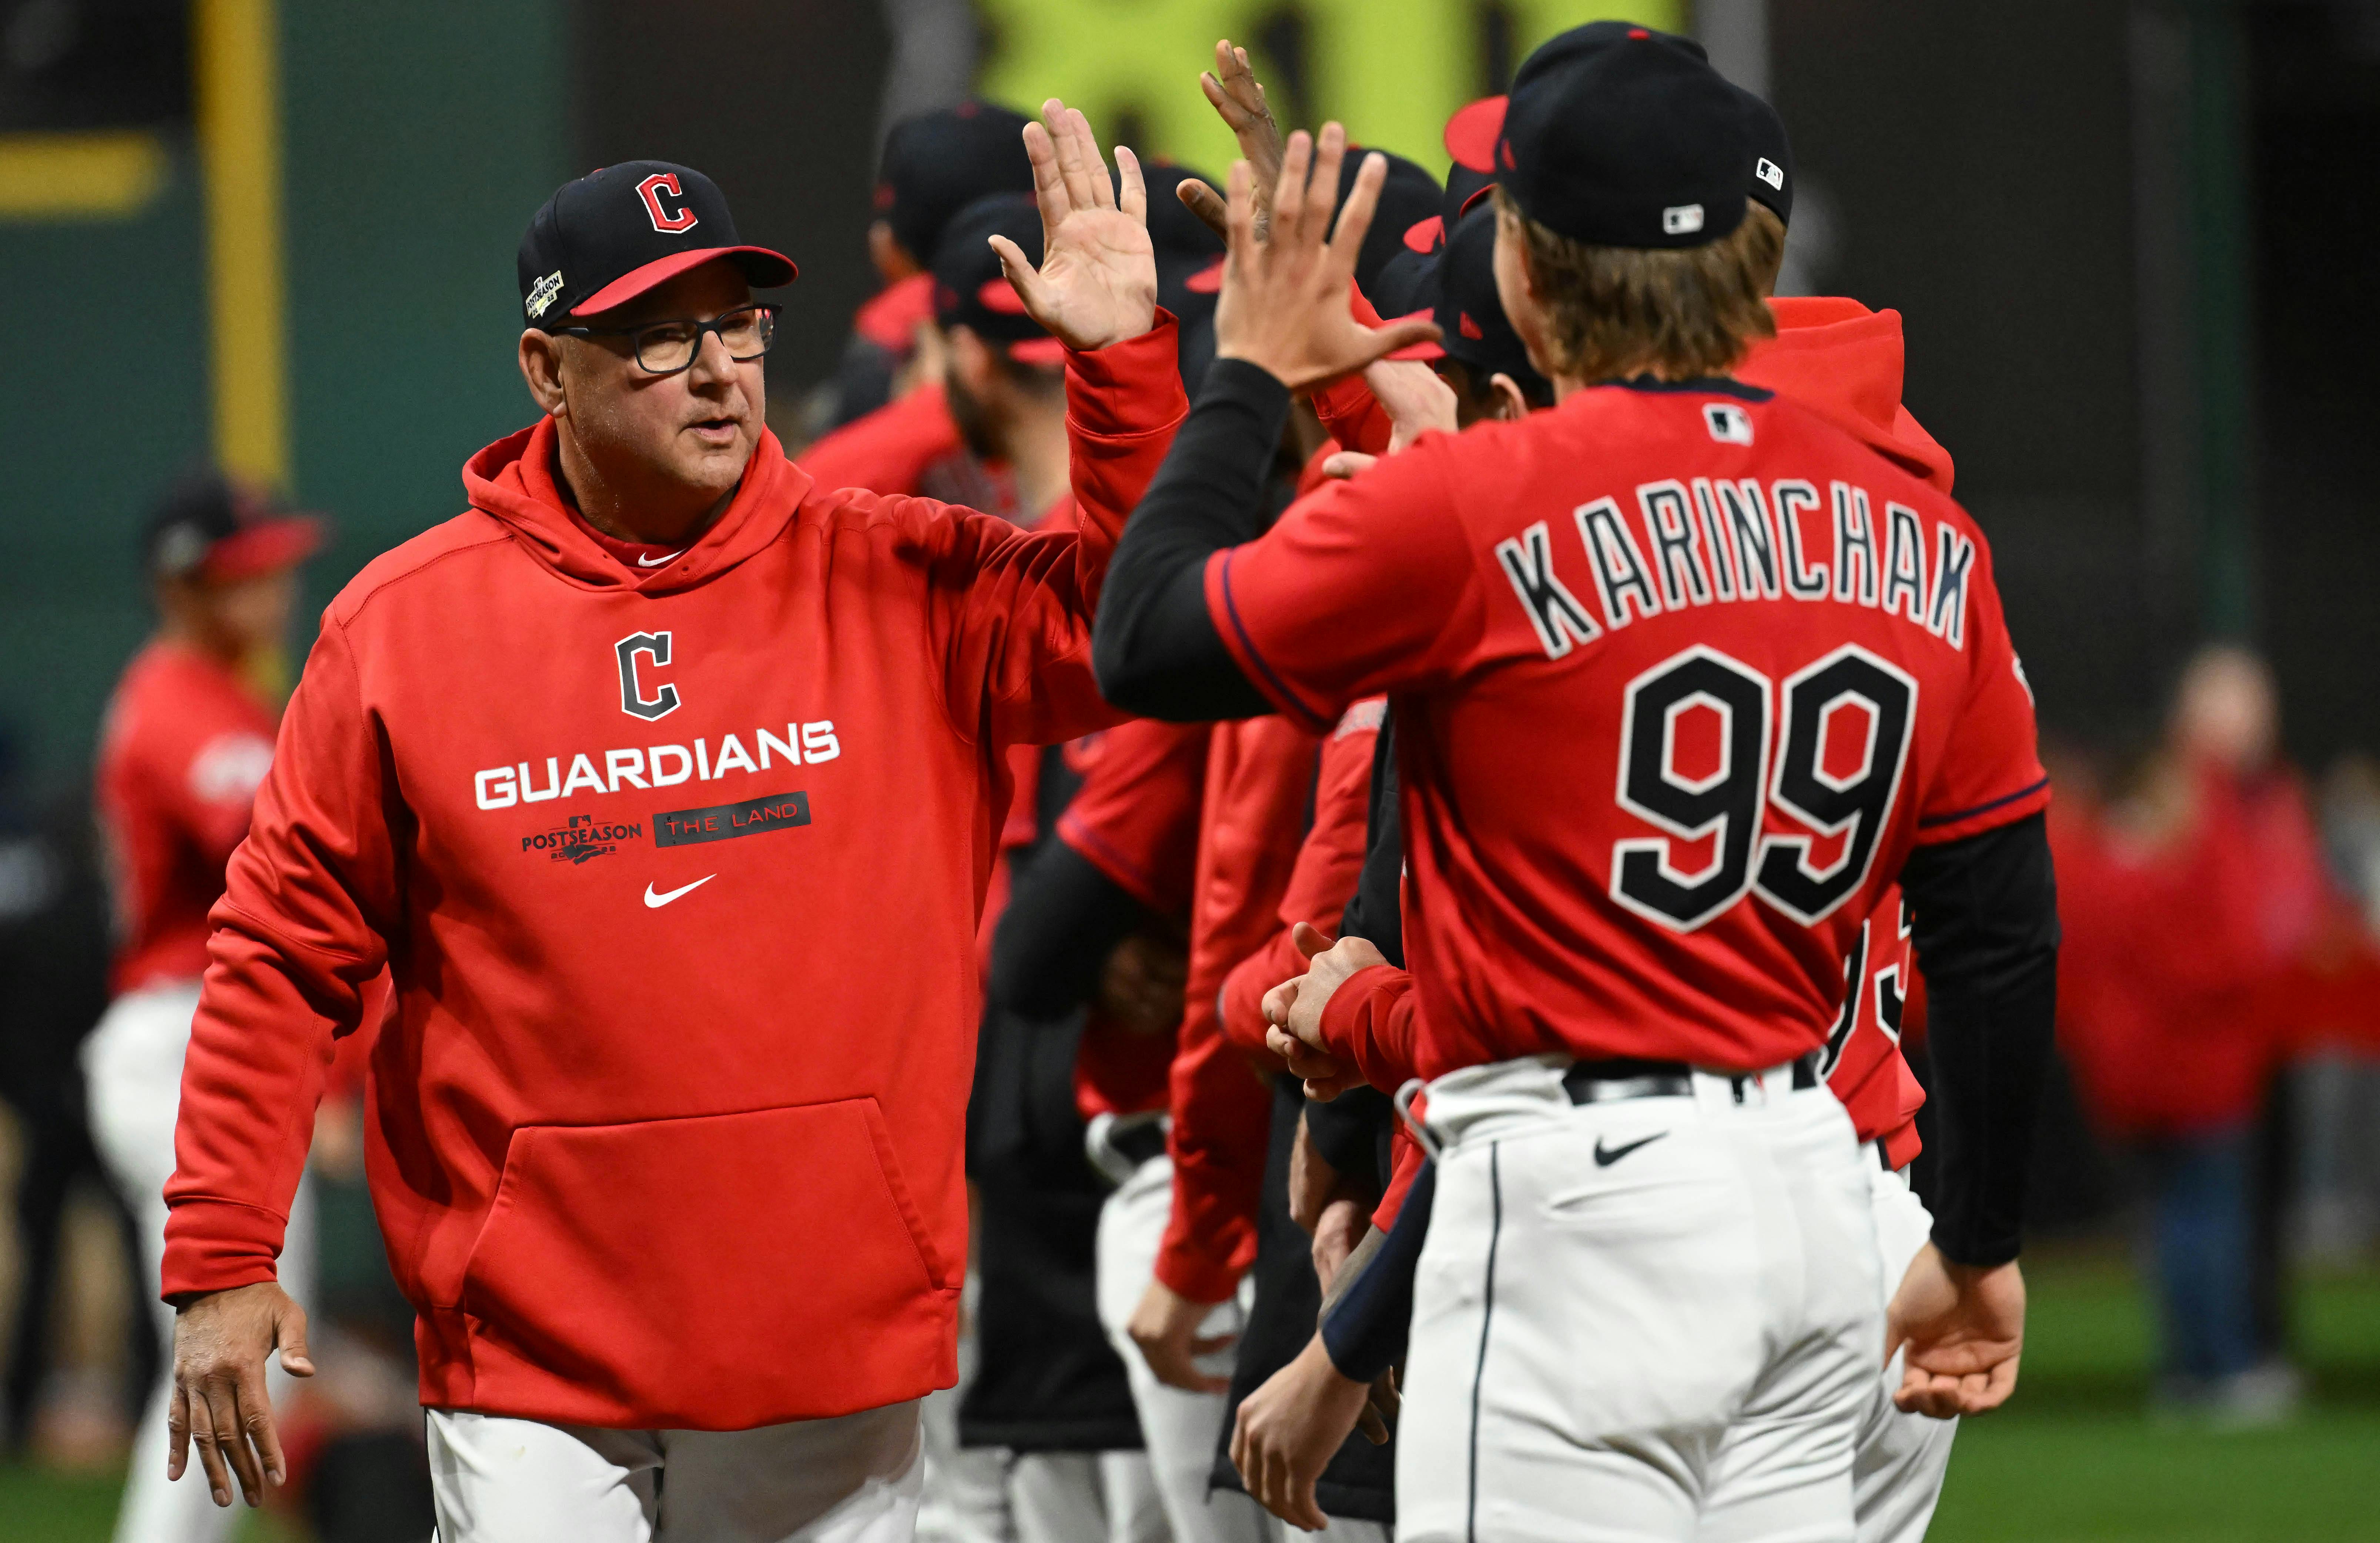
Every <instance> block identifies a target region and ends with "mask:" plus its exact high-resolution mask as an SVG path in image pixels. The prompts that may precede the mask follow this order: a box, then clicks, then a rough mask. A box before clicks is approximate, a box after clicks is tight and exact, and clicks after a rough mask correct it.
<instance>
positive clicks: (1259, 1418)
mask: <svg viewBox="0 0 2380 1543" xmlns="http://www.w3.org/2000/svg"><path fill="white" fill-rule="evenodd" d="M1370 1392H1371V1390H1370V1388H1369V1387H1368V1385H1366V1384H1365V1383H1362V1382H1357V1381H1354V1380H1353V1379H1349V1378H1345V1377H1342V1376H1341V1375H1339V1368H1338V1367H1334V1366H1332V1365H1331V1364H1330V1354H1329V1353H1328V1352H1327V1351H1325V1350H1324V1349H1323V1348H1322V1336H1321V1335H1319V1334H1317V1335H1315V1336H1314V1338H1312V1339H1310V1340H1308V1341H1306V1342H1305V1349H1304V1350H1301V1351H1299V1352H1298V1353H1297V1359H1295V1360H1293V1361H1292V1362H1290V1364H1289V1365H1287V1366H1285V1367H1281V1370H1279V1371H1277V1372H1275V1373H1273V1374H1272V1375H1271V1376H1270V1377H1269V1378H1267V1379H1265V1381H1264V1385H1263V1386H1262V1387H1260V1388H1258V1389H1257V1391H1255V1392H1252V1393H1250V1394H1249V1395H1248V1396H1247V1398H1246V1399H1245V1401H1243V1402H1242V1403H1241V1404H1240V1415H1239V1419H1238V1421H1237V1423H1235V1424H1234V1425H1233V1428H1232V1466H1233V1467H1234V1468H1237V1469H1238V1470H1239V1471H1240V1482H1241V1483H1242V1484H1244V1485H1245V1486H1246V1487H1247V1491H1248V1493H1249V1494H1250V1495H1251V1496H1253V1497H1255V1500H1256V1502H1257V1504H1258V1505H1261V1506H1263V1507H1264V1508H1265V1509H1266V1510H1267V1511H1269V1512H1271V1513H1273V1514H1274V1515H1276V1516H1278V1517H1280V1518H1281V1520H1282V1521H1284V1522H1287V1523H1288V1524H1289V1525H1292V1526H1293V1527H1304V1528H1305V1530H1306V1531H1308V1532H1319V1531H1321V1530H1322V1528H1323V1527H1325V1526H1327V1525H1329V1518H1327V1517H1325V1516H1324V1515H1323V1514H1322V1508H1321V1507H1320V1506H1318V1505H1317V1504H1316V1503H1315V1500H1314V1481H1315V1480H1317V1479H1318V1478H1320V1477H1321V1476H1322V1470H1323V1469H1324V1468H1325V1467H1327V1466H1329V1465H1330V1458H1331V1456H1332V1454H1333V1453H1335V1452H1338V1450H1339V1447H1340V1443H1342V1442H1343V1441H1344V1440H1347V1433H1348V1432H1349V1431H1351V1430H1353V1429H1354V1428H1355V1422H1356V1420H1357V1419H1358V1418H1359V1417H1361V1416H1362V1415H1365V1414H1366V1405H1367V1403H1368V1399H1369V1395H1370ZM1365 1434H1366V1436H1369V1435H1370V1434H1371V1432H1370V1431H1369V1429H1366V1432H1365ZM1386 1439H1387V1432H1386V1428H1385V1427H1384V1428H1382V1433H1381V1436H1380V1438H1379V1440H1386ZM1375 1444H1378V1443H1377V1441H1376V1443H1375Z"/></svg>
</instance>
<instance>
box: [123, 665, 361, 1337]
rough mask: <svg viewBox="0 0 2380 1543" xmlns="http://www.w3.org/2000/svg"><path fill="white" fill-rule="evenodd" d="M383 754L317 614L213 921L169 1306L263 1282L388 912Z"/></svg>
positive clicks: (168, 1259) (169, 1257)
mask: <svg viewBox="0 0 2380 1543" xmlns="http://www.w3.org/2000/svg"><path fill="white" fill-rule="evenodd" d="M385 751H386V747H385V746H384V745H383V742H382V739H381V736H380V735H379V732H378V730H377V728H376V727H375V725H374V724H373V723H371V721H370V719H369V718H368V717H367V715H366V714H365V712H364V711H363V705H362V699H361V693H360V690H359V688H358V683H357V677H356V668H355V662H354V661H353V659H352V658H351V657H350V656H349V654H348V651H347V641H346V634H345V633H344V631H343V630H342V629H341V626H340V625H339V623H338V621H337V620H336V619H335V618H325V620H324V622H323V626H322V636H321V637H320V638H318V639H317V641H316V642H315V645H314V651H313V654H312V656H311V657H310V659H309V660H308V661H307V664H306V673H305V675H304V677H303V678H302V679H301V680H300V681H299V683H298V686H297V696H296V697H295V698H293V699H291V701H290V704H289V713H288V716H287V718H286V719H285V720H284V722H283V723H282V728H281V744H280V747H279V749H278V751H277V752H276V753H275V755H274V757H273V770H272V772H270V773H268V774H267V775H266V777H265V780H264V785H263V787H262V788H261V789H260V790H259V791H258V794H257V797H256V813H255V818H254V820H253V821H252V822H251V824H250V827H249V835H248V839H247V841H245V842H244V843H242V844H241V845H240V848H239V850H238V852H237V853H236V854H235V855H234V856H233V857H232V861H231V868H230V871H229V873H228V875H227V876H226V878H227V885H228V887H227V888H226V890H225V894H224V897H223V899H222V900H220V901H218V902H217V903H216V905H215V908H214V912H213V915H212V918H211V919H212V922H213V924H214V928H215V932H214V936H213V938H212V940H211V941H210V942H209V943H208V953H209V954H211V955H212V963H211V964H210V965H209V966H208V969H207V974H206V982H205V986H204V988H203V990H201V992H200V998H199V1010H198V1014H197V1016H196V1018H195V1019H194V1020H193V1021H192V1023H191V1025H190V1048H189V1053H188V1059H187V1060H186V1061H185V1062H184V1063H183V1066H182V1107H181V1116H180V1119H179V1121H178V1123H177V1124H176V1130H175V1137H174V1155H175V1160H176V1169H175V1173H174V1177H173V1179H172V1181H171V1182H170V1183H168V1184H167V1185H166V1186H165V1201H166V1204H167V1205H168V1206H170V1207H171V1208H172V1209H173V1214H172V1216H171V1218H170V1219H169V1220H168V1221H167V1222H166V1224H165V1255H164V1270H163V1274H164V1294H165V1295H167V1296H169V1297H170V1296H176V1295H179V1294H183V1293H187V1292H207V1291H222V1290H225V1289H227V1288H229V1287H232V1286H243V1285H249V1284H251V1283H253V1282H258V1281H269V1280H272V1279H273V1260H274V1258H275V1257H277V1256H278V1255H279V1254H280V1252H281V1240H282V1233H283V1229H284V1227H285V1224H286V1222H287V1220H288V1215H289V1201H290V1197H291V1196H292V1195H294V1194H295V1193H296V1191H297V1175H298V1172H299V1171H300V1170H301V1169H302V1168H303V1167H304V1166H305V1163H306V1149H307V1147H308V1144H309V1143H310V1140H311V1138H312V1135H313V1121H314V1106H315V1104H316V1103H317V1102H319V1101H320V1100H321V1098H322V1081H323V1075H324V1072H325V1069H326V1068H327V1067H328V1065H329V1063H330V1060H331V1054H332V1048H333V1040H334V1037H336V1036H339V1035H344V1034H346V1033H348V1032H350V1031H351V1030H353V1029H354V1028H355V1027H356V1025H357V1024H358V1021H359V1020H360V1018H361V1015H362V1011H363V1008H362V992H363V991H364V990H365V988H366V987H367V986H369V985H370V983H371V981H372V979H373V978H374V977H376V976H378V975H379V974H380V973H381V968H382V966H383V964H384V963H385V962H386V951H385V949H384V947H383V943H382V939H383V937H385V936H387V934H388V932H389V931H390V929H391V926H392V920H393V918H394V917H395V915H396V912H397V885H396V861H395V849H394V847H393V846H392V844H391V842H390V836H389V832H390V831H391V829H392V828H393V827H394V826H395V824H396V823H397V822H398V821H397V818H396V817H397V816H398V814H399V811H398V810H397V809H396V808H395V793H394V789H393V788H391V787H390V786H389V785H388V784H387V783H386V780H385V778H386V766H387V761H386V755H385Z"/></svg>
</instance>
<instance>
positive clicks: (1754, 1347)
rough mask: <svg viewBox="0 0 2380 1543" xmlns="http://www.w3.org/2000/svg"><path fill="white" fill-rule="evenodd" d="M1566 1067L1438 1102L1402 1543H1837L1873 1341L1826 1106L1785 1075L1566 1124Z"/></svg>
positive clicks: (1859, 1191)
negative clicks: (1434, 1185) (1450, 1542)
mask: <svg viewBox="0 0 2380 1543" xmlns="http://www.w3.org/2000/svg"><path fill="white" fill-rule="evenodd" d="M1565 1064H1566V1063H1564V1062H1563V1061H1561V1060H1560V1059H1559V1058H1554V1057H1539V1058H1532V1059H1527V1060H1521V1061H1508V1062H1502V1063H1496V1064H1493V1065H1488V1066H1477V1067H1471V1068H1468V1069H1466V1070H1464V1071H1462V1072H1457V1073H1455V1074H1453V1075H1450V1076H1446V1077H1441V1078H1439V1080H1438V1081H1437V1082H1436V1083H1435V1084H1433V1085H1432V1086H1431V1087H1430V1092H1429V1119H1428V1126H1429V1130H1430V1132H1431V1134H1432V1136H1433V1137H1434V1138H1435V1140H1436V1142H1437V1144H1438V1145H1439V1148H1440V1155H1439V1175H1438V1195H1437V1200H1436V1204H1435V1207H1434V1209H1433V1210H1432V1213H1431V1221H1430V1230H1429V1236H1428V1239H1427V1243H1426V1244H1425V1245H1424V1247H1423V1250H1422V1257H1421V1262H1420V1268H1419V1270H1418V1273H1417V1276H1416V1279H1415V1300H1414V1324H1413V1336H1412V1343H1411V1350H1410V1354H1409V1361H1408V1367H1407V1381H1406V1390H1405V1397H1404V1410H1403V1419H1402V1421H1401V1423H1400V1428H1399V1431H1398V1455H1397V1512H1398V1527H1397V1534H1398V1537H1399V1538H1400V1539H1401V1540H1403V1543H1423V1540H1430V1543H1435V1540H1439V1539H1461V1540H1464V1543H1507V1540H1526V1543H1536V1540H1539V1539H1543V1540H1546V1543H1554V1540H1557V1539H1559V1540H1561V1543H1754V1540H1755V1539H1756V1540H1758V1543H1853V1537H1854V1533H1853V1525H1852V1446H1853V1442H1854V1439H1855V1438H1856V1436H1857V1434H1858V1431H1859V1427H1860V1421H1861V1417H1862V1415H1864V1412H1865V1411H1866V1410H1867V1408H1868V1406H1869V1403H1870V1400H1871V1399H1872V1398H1873V1396H1874V1393H1875V1390H1876V1385H1877V1367H1876V1357H1877V1354H1878V1351H1879V1347H1880V1346H1881V1344H1882V1339H1883V1332H1884V1323H1883V1290H1882V1286H1881V1283H1880V1280H1879V1276H1878V1271H1877V1264H1876V1236H1875V1223H1874V1221H1873V1220H1872V1215H1871V1212H1872V1205H1873V1202H1872V1200H1871V1198H1870V1195H1869V1190H1868V1183H1867V1174H1866V1173H1865V1172H1863V1171H1862V1169H1861V1166H1860V1164H1861V1161H1862V1158H1861V1153H1860V1148H1859V1145H1858V1142H1857V1141H1856V1140H1855V1138H1854V1137H1853V1135H1852V1126H1851V1121H1850V1119H1849V1117H1848V1116H1847V1115H1845V1114H1844V1112H1843V1109H1842V1106H1841V1105H1840V1103H1838V1102H1837V1101H1836V1100H1835V1098H1834V1096H1833V1095H1832V1094H1831V1093H1829V1092H1828V1091H1827V1090H1826V1089H1825V1088H1824V1087H1815V1088H1812V1089H1809V1090H1806V1091H1803V1092H1794V1091H1792V1090H1791V1077H1790V1072H1789V1070H1788V1069H1787V1068H1783V1067H1779V1068H1775V1069H1772V1070H1771V1071H1769V1072H1768V1073H1767V1074H1766V1075H1763V1076H1755V1077H1747V1078H1743V1079H1733V1078H1729V1077H1724V1076H1717V1075H1709V1074H1703V1073H1697V1074H1695V1075H1694V1077H1693V1079H1692V1081H1693V1092H1692V1093H1691V1094H1690V1095H1685V1096H1675V1097H1662V1098H1644V1099H1632V1100H1622V1101H1618V1102H1611V1103H1597V1104H1587V1105H1573V1104H1572V1102H1571V1101H1570V1099H1569V1097H1568V1095H1567V1094H1566V1093H1565V1092H1564V1090H1563V1087H1562V1083H1561V1075H1562V1073H1563V1071H1564V1069H1565ZM1739 1090H1740V1091H1739Z"/></svg>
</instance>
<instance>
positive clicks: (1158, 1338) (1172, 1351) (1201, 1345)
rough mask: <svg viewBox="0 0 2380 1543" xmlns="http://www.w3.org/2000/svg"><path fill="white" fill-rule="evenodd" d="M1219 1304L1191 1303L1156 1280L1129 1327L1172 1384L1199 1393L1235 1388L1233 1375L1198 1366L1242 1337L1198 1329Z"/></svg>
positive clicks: (1142, 1351)
mask: <svg viewBox="0 0 2380 1543" xmlns="http://www.w3.org/2000/svg"><path fill="white" fill-rule="evenodd" d="M1215 1307H1216V1304H1214V1303H1212V1302H1193V1301H1191V1300H1190V1299H1189V1298H1188V1297H1186V1296H1184V1295H1183V1294H1180V1293H1179V1292H1177V1291H1175V1290H1174V1289H1173V1288H1172V1287H1171V1286H1169V1285H1167V1284H1166V1283H1165V1282H1162V1281H1151V1282H1148V1290H1147V1291H1146V1292H1143V1293H1142V1294H1141V1297H1140V1306H1137V1307H1135V1308H1134V1309H1133V1310H1132V1318H1131V1320H1130V1321H1128V1322H1127V1323H1125V1325H1124V1326H1123V1331H1124V1332H1125V1333H1127V1334H1129V1335H1131V1336H1132V1343H1135V1344H1136V1345H1138V1346H1139V1347H1140V1355H1141V1358H1142V1359H1143V1360H1145V1361H1147V1363H1148V1369H1149V1370H1150V1371H1152V1372H1155V1373H1156V1374H1157V1379H1158V1380H1159V1381H1160V1382H1162V1383H1164V1384H1165V1385H1166V1386H1167V1387H1169V1388H1181V1389H1184V1390H1185V1391H1189V1392H1194V1393H1223V1392H1229V1391H1231V1388H1232V1379H1230V1378H1228V1377H1216V1376H1214V1375H1212V1374H1211V1373H1208V1372H1203V1371H1200V1370H1199V1369H1198V1357H1200V1356H1201V1355H1212V1354H1214V1353H1215V1352H1216V1351H1219V1350H1229V1349H1230V1348H1231V1347H1232V1346H1233V1344H1234V1343H1237V1341H1238V1339H1239V1336H1238V1335H1237V1334H1211V1335H1201V1334H1200V1333H1199V1332H1198V1326H1199V1325H1200V1324H1202V1323H1204V1322H1206V1321H1207V1315H1208V1314H1209V1313H1211V1312H1213V1311H1214V1310H1215Z"/></svg>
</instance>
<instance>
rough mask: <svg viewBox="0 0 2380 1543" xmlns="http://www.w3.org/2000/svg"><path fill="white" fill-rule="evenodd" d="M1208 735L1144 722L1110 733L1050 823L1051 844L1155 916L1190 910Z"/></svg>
mask: <svg viewBox="0 0 2380 1543" xmlns="http://www.w3.org/2000/svg"><path fill="white" fill-rule="evenodd" d="M1207 735H1208V725H1207V724H1205V723H1158V722H1157V721H1156V720H1154V719H1150V718H1135V719H1134V720H1133V721H1132V722H1131V723H1120V724H1118V725H1117V726H1116V727H1114V728H1112V729H1110V730H1109V731H1108V732H1107V735H1106V737H1105V738H1104V739H1103V740H1102V741H1101V742H1100V746H1099V762H1098V764H1096V765H1094V766H1093V767H1092V768H1091V770H1090V774H1089V775H1088V776H1087V777H1085V778H1084V779H1083V785H1082V787H1081V789H1080V790H1079V791H1077V792H1076V793H1075V798H1074V801H1073V802H1072V803H1070V804H1068V805H1067V806H1066V812H1065V813H1064V814H1062V815H1061V816H1059V817H1058V839H1060V840H1061V841H1063V842H1064V843H1065V844H1067V845H1069V846H1071V847H1073V848H1074V849H1075V851H1076V852H1078V853H1080V854H1081V855H1082V857H1083V859H1084V860H1085V861H1086V862H1088V863H1089V864H1090V865H1091V866H1092V867H1093V868H1096V869H1099V871H1100V872H1101V873H1104V874H1106V875H1107V876H1108V877H1109V878H1110V879H1111V880H1113V881H1115V883H1116V885H1117V886H1118V887H1119V888H1121V889H1123V891H1125V892H1126V893H1129V894H1131V895H1132V896H1133V898H1134V899H1135V900H1138V901H1139V902H1140V903H1141V904H1142V905H1147V907H1148V908H1149V909H1150V910H1152V911H1156V912H1158V913H1160V915H1165V916H1172V915H1175V914H1177V913H1183V912H1186V911H1188V910H1189V908H1190V884H1191V872H1192V869H1194V868H1196V865H1197V859H1198V813H1199V808H1200V806H1201V804H1202V803H1203V802H1204V799H1205V794H1206V789H1207Z"/></svg>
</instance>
